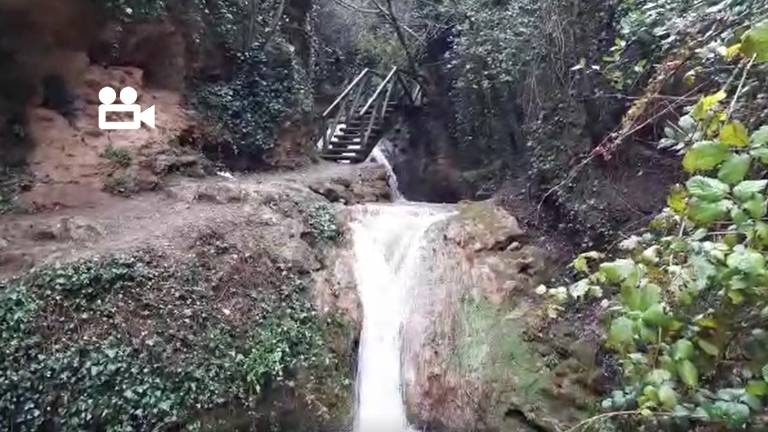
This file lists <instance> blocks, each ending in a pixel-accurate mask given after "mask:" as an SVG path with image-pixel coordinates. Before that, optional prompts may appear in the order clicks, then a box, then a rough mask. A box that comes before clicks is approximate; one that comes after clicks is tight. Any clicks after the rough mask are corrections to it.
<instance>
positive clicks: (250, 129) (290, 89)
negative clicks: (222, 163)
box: [194, 45, 311, 159]
mask: <svg viewBox="0 0 768 432" xmlns="http://www.w3.org/2000/svg"><path fill="white" fill-rule="evenodd" d="M194 98H195V105H196V106H197V108H198V110H199V111H200V112H202V113H203V114H205V115H206V116H207V117H208V118H209V119H210V120H211V124H213V125H214V127H215V128H216V129H217V132H218V134H217V135H218V138H219V140H220V141H221V143H222V144H226V145H227V146H229V147H231V148H233V149H234V151H235V153H237V154H242V155H244V156H246V157H252V158H255V159H259V158H261V157H262V156H263V155H264V154H265V152H266V151H268V150H269V149H271V148H272V147H274V145H275V139H276V134H277V131H278V130H279V127H280V125H281V124H282V122H283V121H285V120H286V118H287V117H288V116H291V115H299V114H301V113H308V112H309V111H310V109H311V108H310V106H311V90H310V88H309V86H308V78H307V75H306V71H305V70H304V69H303V68H302V66H301V65H299V63H298V61H297V59H296V57H295V55H294V53H293V51H292V49H290V48H289V47H287V46H285V45H280V46H279V47H276V48H274V49H272V50H270V51H263V50H261V49H259V48H256V49H253V50H250V51H248V52H246V53H243V54H240V55H239V62H238V66H237V71H236V73H235V76H234V78H233V79H232V80H228V81H222V82H216V83H204V84H200V86H199V87H198V89H197V91H195V96H194Z"/></svg>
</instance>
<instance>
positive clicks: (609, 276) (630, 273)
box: [600, 259, 640, 286]
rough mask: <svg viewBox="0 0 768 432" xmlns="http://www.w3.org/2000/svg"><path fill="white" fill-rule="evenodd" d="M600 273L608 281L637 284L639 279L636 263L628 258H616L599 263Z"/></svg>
mask: <svg viewBox="0 0 768 432" xmlns="http://www.w3.org/2000/svg"><path fill="white" fill-rule="evenodd" d="M600 273H601V274H602V275H603V276H605V279H606V280H607V281H608V282H610V283H615V284H624V283H625V282H626V283H627V284H628V285H633V286H634V285H637V282H638V280H639V279H640V272H639V270H638V269H637V264H635V262H634V261H632V260H629V259H618V260H616V261H611V262H607V263H602V264H600Z"/></svg>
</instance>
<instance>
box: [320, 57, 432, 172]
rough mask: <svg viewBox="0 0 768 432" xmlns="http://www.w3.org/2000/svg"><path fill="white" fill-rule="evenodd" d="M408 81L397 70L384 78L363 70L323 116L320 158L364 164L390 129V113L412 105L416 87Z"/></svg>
mask: <svg viewBox="0 0 768 432" xmlns="http://www.w3.org/2000/svg"><path fill="white" fill-rule="evenodd" d="M408 82H410V81H409V80H408V78H406V77H404V76H403V75H402V74H401V73H400V72H399V71H398V70H397V68H392V70H391V71H390V72H389V74H387V75H386V76H385V77H383V76H382V75H381V74H379V73H377V72H375V71H372V70H370V69H365V70H363V71H362V72H361V73H360V74H359V75H358V76H357V77H356V78H355V79H354V80H353V81H352V83H351V84H350V85H349V86H347V88H346V89H345V90H344V92H343V93H342V94H341V95H340V96H339V97H338V98H336V100H335V101H334V102H333V104H331V106H330V107H328V109H327V110H325V112H324V113H323V131H324V134H323V137H322V138H321V139H320V142H319V143H318V148H319V150H320V157H321V158H323V159H327V160H332V161H336V162H341V163H359V162H363V161H365V160H366V159H367V158H368V155H370V154H371V151H373V148H374V147H375V146H376V144H377V143H378V142H379V140H380V139H381V137H382V136H383V135H384V133H385V132H386V131H387V129H388V128H389V127H391V126H392V123H393V122H392V120H393V117H394V114H395V113H396V112H397V111H398V110H400V109H402V108H404V107H405V106H406V105H407V104H415V99H414V96H417V97H418V94H419V93H420V91H419V87H418V84H414V85H413V86H409V85H408ZM411 87H415V90H414V91H412V90H411Z"/></svg>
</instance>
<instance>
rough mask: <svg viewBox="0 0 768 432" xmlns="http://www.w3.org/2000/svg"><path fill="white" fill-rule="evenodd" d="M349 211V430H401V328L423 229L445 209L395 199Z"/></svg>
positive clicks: (442, 216)
mask: <svg viewBox="0 0 768 432" xmlns="http://www.w3.org/2000/svg"><path fill="white" fill-rule="evenodd" d="M355 211H356V213H357V215H356V220H355V221H354V222H353V223H352V230H353V233H354V247H355V254H356V265H355V274H356V278H357V283H358V291H359V293H360V297H361V301H362V304H363V313H364V321H363V332H362V335H361V342H360V355H359V360H358V381H357V397H358V399H357V414H356V417H355V431H356V432H376V431H381V432H385V431H386V432H405V431H407V430H409V429H408V425H407V421H406V415H405V404H404V402H403V396H402V390H401V382H402V380H401V358H400V346H401V343H402V339H401V335H402V334H401V328H402V325H403V319H404V318H405V313H406V311H407V309H408V303H409V299H410V294H411V293H412V292H413V291H414V290H415V289H416V287H415V286H414V283H417V282H418V281H419V280H420V278H419V277H418V276H419V274H420V273H421V271H423V270H424V269H426V268H427V266H426V263H425V262H424V260H423V256H424V255H423V249H424V247H425V246H426V244H425V238H424V233H425V232H426V231H427V230H428V229H429V228H430V226H432V225H433V224H435V223H436V222H438V221H440V220H442V219H445V218H446V217H448V216H449V215H450V213H449V212H450V209H446V208H443V207H437V206H419V205H414V204H410V203H400V204H395V205H388V206H384V205H370V204H369V205H366V206H363V207H359V208H357V209H355Z"/></svg>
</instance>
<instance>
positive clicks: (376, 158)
mask: <svg viewBox="0 0 768 432" xmlns="http://www.w3.org/2000/svg"><path fill="white" fill-rule="evenodd" d="M391 147H392V143H390V142H389V141H388V140H387V139H386V138H382V139H381V140H380V141H379V143H378V144H377V145H376V147H374V148H373V151H371V155H370V156H368V161H369V162H378V163H380V164H381V165H383V166H384V169H386V170H387V182H388V183H389V189H390V190H391V191H392V198H393V201H398V200H400V199H402V198H403V197H402V195H401V194H400V190H399V187H400V185H398V183H397V176H396V175H395V170H394V169H393V168H392V164H391V163H389V160H388V159H387V153H386V151H390V150H391ZM384 149H386V150H384Z"/></svg>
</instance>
